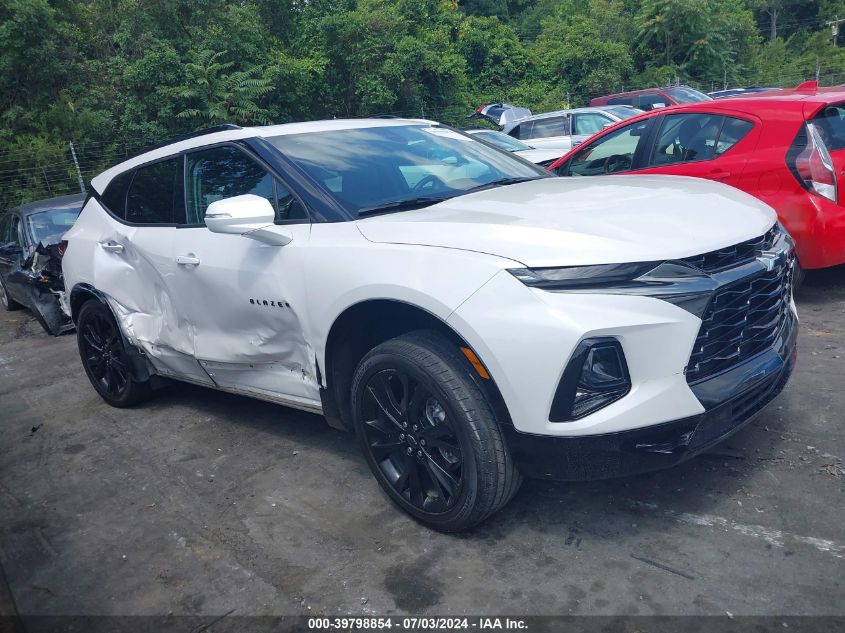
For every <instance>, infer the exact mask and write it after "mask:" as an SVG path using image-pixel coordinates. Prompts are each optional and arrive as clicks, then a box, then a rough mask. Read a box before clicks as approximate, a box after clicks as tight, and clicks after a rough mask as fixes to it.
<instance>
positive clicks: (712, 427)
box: [63, 119, 797, 531]
mask: <svg viewBox="0 0 845 633" xmlns="http://www.w3.org/2000/svg"><path fill="white" fill-rule="evenodd" d="M66 239H67V240H68V242H69V244H68V247H67V251H66V253H65V256H64V260H63V267H64V278H65V282H66V285H67V290H68V292H67V300H66V305H65V308H66V310H67V311H68V312H69V313H70V314H71V316H72V318H73V320H74V322H75V323H76V324H77V328H78V340H79V351H80V355H81V357H82V363H83V366H84V368H85V371H86V373H87V374H88V377H89V378H90V380H91V383H92V384H93V386H94V388H95V389H96V390H97V391H98V392H99V394H100V395H101V396H102V397H103V399H105V400H106V401H107V402H108V403H110V404H112V405H115V406H128V405H132V404H135V403H138V402H140V401H141V400H143V399H144V398H146V397H148V396H149V395H150V394H151V393H152V391H153V390H154V388H155V386H156V381H161V378H160V377H167V378H174V379H178V380H182V381H187V382H191V383H196V384H199V385H205V386H208V387H212V388H216V389H222V390H225V391H230V392H234V393H239V394H246V395H250V396H254V397H257V398H263V399H267V400H272V401H274V402H278V403H280V404H284V405H287V406H290V407H297V408H300V409H304V410H306V411H312V412H317V413H322V414H323V415H325V416H326V418H328V420H329V422H330V423H331V424H332V425H335V426H338V427H340V428H345V429H350V430H354V431H355V433H356V435H357V437H358V439H359V441H360V443H361V446H362V448H363V451H364V454H365V455H366V459H367V461H368V463H369V465H370V467H371V469H372V471H373V473H374V474H375V477H376V479H377V480H378V482H379V484H380V485H381V486H382V488H383V489H384V490H385V491H386V493H387V494H388V495H389V496H390V498H391V499H392V500H393V501H394V502H396V504H398V505H399V506H400V507H401V508H402V509H404V510H405V511H406V512H408V513H409V514H411V515H412V516H413V517H415V518H416V519H418V520H420V521H422V522H424V523H426V524H427V525H429V526H432V527H434V528H436V529H439V530H444V531H454V530H461V529H465V528H467V527H470V526H472V525H474V524H476V523H478V522H479V521H481V520H483V519H484V518H486V517H487V516H489V515H490V514H492V513H493V512H495V511H496V510H497V509H499V508H501V507H502V506H503V505H504V504H505V503H507V501H508V500H509V499H510V498H511V497H512V496H513V494H514V493H515V492H516V490H517V488H518V487H519V484H520V481H521V479H522V477H523V476H529V477H544V478H550V479H559V480H575V479H585V478H602V477H610V476H616V475H621V474H626V473H636V472H642V471H644V470H649V469H654V468H662V467H666V466H670V465H673V464H676V463H678V462H679V461H681V460H684V459H686V458H689V457H691V456H692V455H695V454H697V453H699V452H701V451H702V450H704V449H706V448H707V447H709V446H711V445H712V444H714V443H715V442H718V441H719V440H720V439H722V438H723V437H725V436H726V435H728V434H729V433H731V432H732V431H734V430H735V429H736V428H738V427H739V426H740V425H741V424H742V423H744V422H745V421H747V420H748V419H749V418H750V417H751V416H752V415H753V414H754V413H756V412H757V411H758V410H759V409H760V408H762V407H763V406H764V405H765V404H766V403H767V402H769V401H770V400H771V399H772V398H773V397H774V396H775V395H776V394H777V393H778V392H779V391H780V390H781V389H782V387H783V385H784V383H785V382H786V380H787V378H788V377H789V374H790V372H791V370H792V366H793V363H794V359H795V337H796V322H797V320H796V315H795V309H794V305H793V303H792V298H791V283H790V278H791V274H792V266H793V261H794V259H793V254H792V242H791V240H790V238H789V236H788V235H787V234H786V233H785V232H783V231H782V230H781V228H780V226H779V225H778V224H777V223H776V218H775V214H774V213H773V212H772V210H771V209H769V208H768V207H766V206H765V205H764V204H762V203H761V202H759V201H757V200H756V199H755V198H752V197H751V196H749V195H746V194H745V193H742V192H740V191H738V190H735V189H732V188H729V187H727V186H724V185H721V184H717V183H713V182H709V181H706V180H696V179H689V178H675V177H636V176H629V177H625V178H618V179H612V181H610V180H603V181H601V182H599V181H597V180H593V179H588V178H585V179H571V178H566V179H558V178H553V177H548V176H547V175H546V174H545V172H543V171H542V170H539V169H538V168H536V167H534V166H532V165H530V164H528V163H527V162H524V161H522V160H520V159H518V158H514V157H513V156H511V155H509V154H507V153H505V152H501V151H499V150H496V149H494V148H492V147H490V146H488V145H487V144H484V143H481V142H479V141H477V140H474V139H472V138H471V137H469V136H467V135H465V134H462V133H460V132H457V131H455V130H452V129H450V128H447V127H444V126H440V125H438V124H435V123H432V122H430V121H411V120H398V119H374V120H354V121H323V122H312V123H295V124H289V125H279V126H272V127H263V128H243V129H242V128H237V127H234V126H226V127H224V128H222V129H215V130H211V131H206V132H204V133H201V134H197V135H194V136H192V137H190V138H184V139H181V140H179V141H175V142H172V143H170V144H168V145H166V146H163V147H159V148H158V149H155V150H152V151H149V152H147V153H145V154H142V155H140V156H137V157H135V158H133V159H131V160H128V161H126V162H124V163H122V164H120V165H117V166H116V167H113V168H111V169H109V170H107V171H106V172H104V173H102V174H100V175H99V176H97V177H96V178H94V180H93V181H92V183H91V192H90V195H89V198H88V200H87V202H86V204H85V206H84V208H83V210H82V213H81V215H80V217H79V220H78V221H77V222H76V224H75V226H74V227H73V229H72V230H71V231H70V232H69V233H68V234H67V235H66Z"/></svg>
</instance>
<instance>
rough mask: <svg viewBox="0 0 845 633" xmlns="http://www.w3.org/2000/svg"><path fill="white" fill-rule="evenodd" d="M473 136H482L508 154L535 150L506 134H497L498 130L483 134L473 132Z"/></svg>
mask: <svg viewBox="0 0 845 633" xmlns="http://www.w3.org/2000/svg"><path fill="white" fill-rule="evenodd" d="M472 135H473V136H480V137H481V138H483V139H484V140H485V141H487V142H488V143H492V144H493V145H495V146H496V147H501V148H502V149H503V150H505V151H506V152H524V151H525V150H528V149H534V148H533V147H531V146H530V145H528V144H526V143H523V142H522V141H520V140H517V139H515V138H514V137H512V136H508V135H507V134H505V133H504V132H497V131H496V130H484V131H482V132H472Z"/></svg>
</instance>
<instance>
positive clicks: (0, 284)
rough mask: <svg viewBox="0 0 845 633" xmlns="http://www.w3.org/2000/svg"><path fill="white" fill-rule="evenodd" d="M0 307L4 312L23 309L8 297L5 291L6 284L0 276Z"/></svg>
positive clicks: (7, 292)
mask: <svg viewBox="0 0 845 633" xmlns="http://www.w3.org/2000/svg"><path fill="white" fill-rule="evenodd" d="M0 306H3V309H4V310H6V312H11V311H12V310H18V309H19V308H21V307H23V306H21V304H19V303H18V302H17V301H15V300H14V299H12V298H11V297H10V296H9V291H8V290H6V283H5V282H4V281H3V277H2V276H0Z"/></svg>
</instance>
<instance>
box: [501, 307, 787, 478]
mask: <svg viewBox="0 0 845 633" xmlns="http://www.w3.org/2000/svg"><path fill="white" fill-rule="evenodd" d="M797 336H798V327H797V321H796V319H795V317H794V316H792V315H790V316H789V317H788V319H787V321H786V323H785V324H784V326H783V327H782V329H781V330H780V332H779V334H778V337H777V339H776V340H775V342H774V345H773V346H772V347H771V348H770V349H768V350H766V351H765V352H763V353H760V354H758V355H757V356H755V357H754V358H752V359H749V360H748V361H746V362H744V363H742V364H740V365H737V366H735V367H733V368H732V369H730V370H728V371H725V372H723V373H721V374H719V375H718V376H715V377H714V378H711V379H709V380H704V381H701V382H698V383H696V384H695V385H692V386H691V389H692V390H693V393H695V395H696V397H697V398H698V399H699V401H701V403H702V405H703V406H704V407H705V409H706V411H705V412H704V413H702V414H700V415H696V416H692V417H689V418H683V419H680V420H675V421H673V422H666V423H664V424H656V425H654V426H649V427H645V428H642V429H633V430H631V431H623V432H620V433H607V434H604V435H588V436H581V437H577V436H575V437H552V436H548V435H532V434H528V433H520V432H519V431H517V430H516V429H514V428H513V427H507V428H506V429H505V432H506V436H507V441H508V446H509V448H510V452H511V456H512V457H513V458H514V460H515V461H516V463H517V464H518V465H519V468H520V470H521V471H522V473H523V474H524V475H525V476H527V477H534V478H539V479H553V480H557V481H587V480H594V479H609V478H612V477H622V476H627V475H635V474H638V473H643V472H648V471H652V470H660V469H663V468H669V467H671V466H675V465H676V464H679V463H681V462H683V461H685V460H687V459H690V458H691V457H694V456H696V455H698V454H700V453H702V452H704V451H706V450H707V449H709V448H710V447H712V446H714V445H715V444H718V443H719V442H721V441H722V440H724V439H725V438H726V437H728V436H729V435H731V434H732V433H734V432H735V431H737V430H738V429H740V428H741V427H742V426H743V425H744V424H745V423H747V422H748V421H750V420H751V419H752V418H753V417H754V415H755V414H756V413H757V412H758V411H760V410H761V409H762V408H763V407H764V406H766V405H767V404H768V403H769V402H771V401H772V400H773V399H774V398H775V396H777V395H778V394H779V393H780V392H781V391H782V390H783V388H784V386H785V385H786V382H787V380H788V379H789V376H790V375H791V374H792V369H793V367H794V366H795V359H796V356H797V348H796V340H797Z"/></svg>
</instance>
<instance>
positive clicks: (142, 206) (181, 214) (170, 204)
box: [126, 156, 185, 224]
mask: <svg viewBox="0 0 845 633" xmlns="http://www.w3.org/2000/svg"><path fill="white" fill-rule="evenodd" d="M182 182H183V178H182V157H181V156H180V157H178V158H170V159H167V160H162V161H159V162H157V163H153V164H151V165H146V166H145V167H139V168H138V169H137V170H136V172H135V177H134V178H133V179H132V184H131V185H130V187H129V194H128V195H127V196H126V221H127V222H133V223H135V224H182V223H184V222H185V194H184V191H183V188H182Z"/></svg>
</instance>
